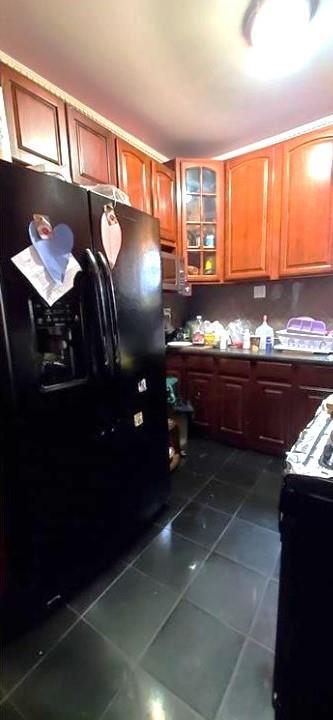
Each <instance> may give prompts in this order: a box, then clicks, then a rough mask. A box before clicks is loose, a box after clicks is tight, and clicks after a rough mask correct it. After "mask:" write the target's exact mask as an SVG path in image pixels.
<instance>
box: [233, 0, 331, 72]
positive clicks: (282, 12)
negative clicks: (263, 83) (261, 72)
mask: <svg viewBox="0 0 333 720" xmlns="http://www.w3.org/2000/svg"><path fill="white" fill-rule="evenodd" d="M318 5H319V0H252V1H251V2H250V5H249V7H248V9H247V11H246V13H245V16H244V20H243V34H244V36H245V39H246V40H247V43H248V45H250V47H251V50H252V52H253V54H254V58H255V60H256V64H257V65H258V66H260V65H261V66H263V65H264V66H265V71H266V74H267V73H270V74H273V75H283V74H286V73H287V72H293V71H294V70H295V69H297V68H298V67H299V66H300V65H301V64H302V63H303V62H304V59H305V58H306V51H307V45H308V39H309V36H308V32H309V25H310V21H311V20H312V18H313V16H314V15H315V13H316V11H317V9H318Z"/></svg>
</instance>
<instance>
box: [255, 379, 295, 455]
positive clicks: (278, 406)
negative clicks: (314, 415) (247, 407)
mask: <svg viewBox="0 0 333 720" xmlns="http://www.w3.org/2000/svg"><path fill="white" fill-rule="evenodd" d="M291 407H292V386H291V385H290V384H286V383H281V382H271V381H269V380H259V381H257V382H256V383H255V387H253V388H252V397H251V416H250V418H249V428H250V433H249V438H250V444H251V447H253V448H254V449H256V450H261V451H262V452H268V453H271V452H272V453H276V452H280V451H282V450H284V449H285V448H287V447H289V444H290V436H291V432H290V430H291V425H290V422H291Z"/></svg>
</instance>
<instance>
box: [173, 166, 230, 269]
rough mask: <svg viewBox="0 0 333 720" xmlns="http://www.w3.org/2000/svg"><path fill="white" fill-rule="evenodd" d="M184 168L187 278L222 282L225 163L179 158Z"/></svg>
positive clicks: (182, 182)
mask: <svg viewBox="0 0 333 720" xmlns="http://www.w3.org/2000/svg"><path fill="white" fill-rule="evenodd" d="M177 164H180V171H181V203H180V206H181V234H182V249H183V255H184V258H185V269H186V274H187V279H188V280H189V281H190V282H192V283H195V282H199V283H206V282H215V283H216V282H219V281H220V280H221V279H222V272H223V207H224V196H223V193H224V182H223V163H222V162H221V161H218V160H215V161H214V160H202V159H201V160H181V161H178V160H177Z"/></svg>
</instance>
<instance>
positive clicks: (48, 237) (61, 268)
mask: <svg viewBox="0 0 333 720" xmlns="http://www.w3.org/2000/svg"><path fill="white" fill-rule="evenodd" d="M29 235H30V240H31V242H32V244H33V246H34V248H35V250H36V251H37V253H38V255H39V257H40V259H41V261H42V263H43V265H44V267H45V269H46V270H47V272H48V273H49V275H50V277H51V278H52V280H53V281H54V282H55V283H63V282H64V279H65V274H66V270H67V266H68V263H69V259H70V257H71V254H72V250H73V245H74V236H73V233H72V231H71V229H70V227H69V226H68V225H65V223H60V224H59V225H56V226H55V228H52V225H51V223H50V220H49V218H48V217H47V216H45V215H33V220H32V222H31V223H30V224H29Z"/></svg>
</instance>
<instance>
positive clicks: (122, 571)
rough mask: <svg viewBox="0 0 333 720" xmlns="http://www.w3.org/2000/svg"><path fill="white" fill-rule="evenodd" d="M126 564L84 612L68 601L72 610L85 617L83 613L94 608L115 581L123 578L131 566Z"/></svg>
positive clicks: (68, 605)
mask: <svg viewBox="0 0 333 720" xmlns="http://www.w3.org/2000/svg"><path fill="white" fill-rule="evenodd" d="M124 564H125V567H124V568H123V570H121V572H120V573H119V575H117V576H116V577H115V578H114V579H113V580H111V582H110V584H109V585H108V586H107V587H106V588H105V589H104V590H103V591H102V592H101V593H100V595H98V596H97V598H96V599H95V600H93V601H92V602H91V603H90V605H87V607H86V609H85V610H84V611H83V612H80V611H79V610H76V608H75V607H74V606H73V605H71V604H70V602H69V603H66V605H67V607H69V608H70V610H71V611H72V612H74V613H75V614H76V615H79V616H80V617H83V615H84V614H85V613H86V612H88V610H90V608H92V607H93V605H95V603H97V602H98V601H99V600H100V599H101V597H103V595H105V593H107V592H108V590H110V588H111V587H112V585H114V583H116V582H117V580H119V578H121V577H122V575H124V573H125V572H126V570H128V568H129V567H130V565H128V564H126V563H124Z"/></svg>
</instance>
